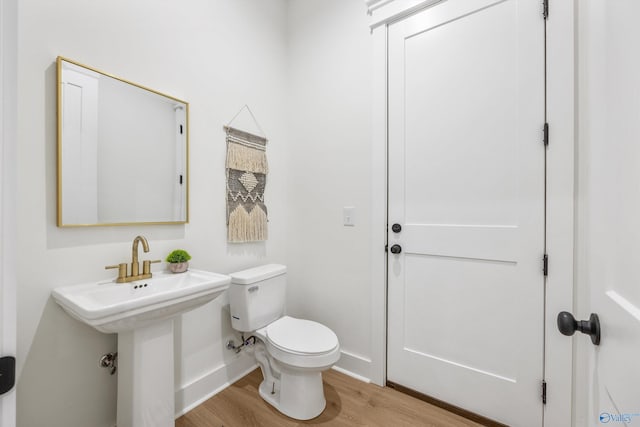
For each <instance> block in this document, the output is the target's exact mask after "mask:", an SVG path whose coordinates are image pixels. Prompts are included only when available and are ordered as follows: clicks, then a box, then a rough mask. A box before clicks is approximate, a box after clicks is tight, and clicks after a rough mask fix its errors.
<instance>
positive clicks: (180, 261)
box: [166, 249, 191, 273]
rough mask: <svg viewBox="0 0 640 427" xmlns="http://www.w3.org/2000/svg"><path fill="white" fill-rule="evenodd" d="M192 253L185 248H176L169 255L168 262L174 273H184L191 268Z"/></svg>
mask: <svg viewBox="0 0 640 427" xmlns="http://www.w3.org/2000/svg"><path fill="white" fill-rule="evenodd" d="M190 259H191V255H189V252H187V251H185V250H184V249H176V250H174V251H172V252H171V253H170V254H169V255H167V260H166V261H167V263H169V270H170V271H171V272H172V273H184V272H185V271H187V269H188V268H189V260H190Z"/></svg>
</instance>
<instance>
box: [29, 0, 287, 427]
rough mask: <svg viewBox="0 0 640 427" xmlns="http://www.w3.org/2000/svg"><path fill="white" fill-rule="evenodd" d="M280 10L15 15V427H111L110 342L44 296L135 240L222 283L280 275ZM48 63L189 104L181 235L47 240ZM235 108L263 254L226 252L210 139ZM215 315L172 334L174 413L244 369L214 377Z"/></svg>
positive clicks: (220, 343) (156, 8) (110, 260)
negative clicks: (245, 112) (251, 153)
mask: <svg viewBox="0 0 640 427" xmlns="http://www.w3.org/2000/svg"><path fill="white" fill-rule="evenodd" d="M286 7H287V2H286V1H285V0H266V1H265V0H260V1H255V0H215V1H213V0H194V1H191V2H188V3H185V2H175V1H171V2H170V1H166V0H164V1H159V2H158V1H151V0H138V1H136V2H128V1H125V0H114V1H111V2H86V1H81V0H61V1H56V2H50V1H46V0H22V1H20V3H19V17H18V26H19V57H18V72H19V77H18V91H19V101H18V117H19V122H18V138H19V152H18V164H17V168H18V202H17V210H18V217H19V220H18V229H17V232H18V236H19V238H18V251H17V255H18V308H17V310H18V341H19V342H18V361H19V376H18V425H19V426H22V427H34V426H47V427H58V426H59V427H63V426H64V427H69V426H92V427H102V426H113V424H114V423H115V415H116V412H115V411H116V408H115V403H116V377H115V376H113V377H112V376H109V374H108V372H107V370H104V369H101V368H98V367H97V363H98V359H99V357H100V356H101V355H102V354H103V353H106V352H109V351H115V350H116V339H115V336H113V335H105V334H101V333H99V332H97V331H94V330H92V329H90V328H89V327H86V326H84V325H82V324H80V323H79V322H76V321H75V320H72V319H71V318H70V317H69V316H67V315H66V314H65V313H64V312H62V310H61V309H60V308H59V307H58V306H57V305H56V304H55V303H54V302H53V301H52V300H51V298H50V292H51V289H53V288H55V287H57V286H62V285H68V284H74V283H80V282H83V281H89V280H97V279H104V278H109V277H112V276H113V275H114V273H113V271H111V270H109V271H105V270H104V266H105V265H108V264H114V263H118V262H125V261H128V260H129V258H130V256H131V242H132V240H133V238H134V237H135V236H136V235H137V234H142V235H145V236H146V237H147V238H148V239H149V243H150V246H151V253H150V254H148V257H149V258H152V259H157V258H162V257H164V256H165V255H166V254H167V253H168V252H169V251H170V250H171V249H173V248H176V247H183V248H185V249H188V250H189V251H190V252H191V254H192V256H193V260H192V266H193V267H194V268H202V269H208V270H212V271H218V272H222V273H227V272H232V271H235V270H238V269H241V268H245V267H248V266H252V265H255V264H257V263H263V262H285V261H286V259H285V254H286V252H285V247H286V244H287V242H286V239H285V237H284V236H285V227H287V226H288V225H287V220H288V218H287V217H286V214H287V206H288V201H287V190H289V187H288V185H287V180H288V178H287V173H288V172H287V167H286V164H287V159H286V157H287V156H289V154H288V150H287V144H286V135H287V126H289V124H290V123H291V118H290V117H289V115H288V114H287V111H286V108H285V107H286V98H285V97H284V96H283V93H285V92H286V89H287V84H286V83H287V81H286V71H287V61H286V47H287V46H286ZM58 55H63V56H66V57H68V58H70V59H74V60H76V61H79V62H81V63H85V64H87V65H91V66H94V67H96V68H99V69H103V70H105V71H108V72H111V73H113V74H115V75H118V76H122V77H124V78H127V79H129V80H131V81H135V82H137V83H140V84H143V85H145V86H148V87H151V88H154V89H157V90H159V91H161V92H165V93H170V94H172V95H174V96H176V97H178V98H181V99H184V100H186V101H188V102H189V103H190V114H191V115H190V143H191V153H190V159H191V163H190V172H191V177H192V179H191V183H190V185H191V187H190V189H191V193H190V200H191V221H190V223H189V224H187V225H186V226H144V227H143V226H132V227H106V228H77V229H61V228H57V227H56V226H55V211H56V187H55V183H56V92H55V87H56V76H55V59H56V56H58ZM245 103H246V104H249V105H250V107H251V109H252V111H253V112H254V114H255V115H256V116H257V118H258V120H259V121H260V125H261V126H262V128H263V129H264V131H265V133H266V134H267V136H268V137H269V139H270V144H269V147H268V155H269V160H270V163H271V170H272V172H271V174H270V175H269V182H268V186H267V193H266V198H267V204H268V207H269V213H270V223H269V227H270V235H271V236H272V237H271V239H270V240H269V241H268V242H267V243H264V244H252V245H242V246H228V245H227V244H226V240H225V230H226V226H225V203H224V200H225V186H224V176H225V175H224V149H225V143H224V133H223V131H222V126H223V125H224V124H226V123H227V122H228V121H229V120H230V119H231V118H232V117H233V116H234V115H235V114H236V112H237V111H238V110H239V109H240V107H242V105H244V104H245ZM152 160H153V155H152V154H151V155H150V161H152ZM146 257H147V255H146V254H145V256H144V258H146ZM158 268H159V267H158ZM298 271H299V270H298ZM223 305H224V299H223V300H221V301H215V302H213V303H210V304H208V305H206V306H204V307H202V308H200V309H198V310H196V311H194V312H191V313H189V314H187V315H185V316H183V317H182V318H181V319H179V320H178V321H177V322H176V332H177V333H176V344H177V345H176V360H178V361H179V362H178V363H177V365H176V381H177V388H178V392H177V399H178V401H177V408H178V409H180V408H181V407H184V406H188V405H189V404H191V403H192V402H193V401H194V400H196V399H198V398H202V397H204V395H205V394H206V393H207V392H211V391H213V389H212V387H213V386H212V384H219V383H220V382H221V381H222V382H223V381H224V380H225V379H230V378H232V377H233V375H235V374H237V373H238V371H239V370H241V369H242V368H246V367H249V366H250V365H251V361H250V360H249V359H245V360H243V361H242V362H241V363H240V364H236V365H235V366H234V365H233V364H226V363H227V362H230V361H231V360H233V357H232V356H231V355H230V354H229V352H228V351H227V350H225V349H224V343H225V341H226V339H228V338H230V337H231V335H232V332H231V329H230V325H229V322H228V315H227V313H226V311H225V310H224V308H223V307H222V306H223Z"/></svg>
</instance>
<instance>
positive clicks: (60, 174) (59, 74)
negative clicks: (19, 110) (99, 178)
mask: <svg viewBox="0 0 640 427" xmlns="http://www.w3.org/2000/svg"><path fill="white" fill-rule="evenodd" d="M56 62H57V64H56V65H57V91H56V92H57V225H58V227H102V226H128V225H175V224H186V223H188V222H189V181H190V174H189V103H188V102H186V101H183V100H181V99H178V98H175V97H173V96H170V95H167V94H164V93H162V92H158V91H156V90H154V89H151V88H148V87H146V86H142V85H139V84H137V83H134V82H131V81H129V80H126V79H123V78H120V77H117V76H114V75H112V74H108V73H105V72H103V71H101V70H98V69H96V68H94V67H89V66H87V65H84V64H81V63H79V62H76V61H73V60H71V59H68V58H65V57H62V56H59V57H58V58H57V61H56ZM65 62H66V63H69V64H71V65H72V66H76V67H81V68H83V69H86V70H89V71H88V72H92V73H97V74H99V75H100V76H105V77H109V78H111V79H113V80H114V81H117V82H122V83H125V84H126V85H129V86H133V87H135V88H139V89H142V90H144V91H148V92H150V93H152V94H155V95H159V96H161V97H164V98H166V99H167V100H171V101H172V102H176V103H179V104H183V105H184V109H185V116H184V119H185V120H184V124H185V126H184V129H183V131H184V142H185V149H184V156H185V157H184V176H183V175H180V182H181V184H180V185H182V183H183V182H184V181H186V182H184V184H186V185H185V188H184V193H183V194H184V199H183V203H184V204H183V208H184V216H183V217H184V220H182V219H180V220H176V221H173V220H168V221H166V220H158V221H155V220H149V221H146V220H135V219H134V220H131V221H114V222H96V223H89V222H88V223H64V218H63V200H62V197H63V111H64V109H63V107H64V106H63V90H64V88H63V80H62V79H63V75H62V71H63V64H64V63H65ZM180 107H181V106H180ZM96 111H97V110H96ZM96 115H97V113H96ZM126 154H127V153H124V155H126ZM152 156H153V154H151V155H150V157H149V161H150V162H153V157H152ZM96 157H98V156H97V154H96ZM96 162H97V160H96ZM125 190H126V189H125ZM96 193H97V190H96ZM96 200H97V195H96Z"/></svg>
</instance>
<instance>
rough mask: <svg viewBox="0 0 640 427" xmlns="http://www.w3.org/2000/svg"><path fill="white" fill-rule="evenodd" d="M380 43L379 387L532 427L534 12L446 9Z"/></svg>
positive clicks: (540, 45)
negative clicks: (384, 210) (384, 51)
mask: <svg viewBox="0 0 640 427" xmlns="http://www.w3.org/2000/svg"><path fill="white" fill-rule="evenodd" d="M388 43H389V45H388V49H389V64H388V67H389V71H388V73H389V82H388V84H389V94H388V96H389V214H388V215H389V216H388V220H389V235H388V243H389V248H390V253H389V255H388V275H389V276H388V310H389V311H388V355H387V359H388V360H387V378H388V380H389V381H391V382H394V383H398V384H400V385H403V386H405V387H408V388H411V389H413V390H416V391H418V392H421V393H423V394H426V395H429V396H431V397H433V398H436V399H439V400H442V401H445V402H447V403H449V404H453V405H455V406H458V407H460V408H463V409H466V410H468V411H471V412H474V413H476V414H479V415H482V416H485V417H487V418H490V419H492V420H495V421H499V422H502V423H506V424H509V425H514V426H541V425H542V414H543V406H542V401H541V398H540V396H541V383H542V379H543V343H544V331H543V321H544V285H545V281H544V275H543V272H542V258H543V255H544V249H545V248H544V209H545V207H544V191H545V187H544V185H545V171H544V164H545V163H544V161H545V147H544V144H543V143H542V129H543V124H544V118H545V117H544V111H545V108H544V20H543V18H542V14H541V7H540V2H537V1H531V0H506V1H495V0H493V1H487V0H449V1H446V2H442V3H439V4H437V5H435V6H432V7H430V8H428V9H426V10H424V11H422V12H420V13H418V14H416V15H413V16H411V17H409V18H407V19H405V20H403V21H400V22H398V23H395V24H393V25H391V26H390V27H389V42H388ZM393 224H399V225H400V226H401V228H402V229H401V231H399V232H394V231H393V229H392V225H393ZM394 245H398V246H399V247H401V250H402V252H400V253H399V254H393V253H391V252H392V251H393V250H397V249H398V246H396V247H395V248H394V247H393V246H394Z"/></svg>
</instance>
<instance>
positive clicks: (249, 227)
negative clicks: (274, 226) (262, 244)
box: [227, 205, 267, 243]
mask: <svg viewBox="0 0 640 427" xmlns="http://www.w3.org/2000/svg"><path fill="white" fill-rule="evenodd" d="M227 240H228V241H229V242H231V243H244V242H256V241H261V240H267V214H266V213H265V212H264V211H263V210H262V209H260V208H259V207H258V206H255V207H254V208H253V209H252V210H251V212H247V211H246V210H245V209H244V207H243V206H242V205H238V206H236V208H235V209H234V210H233V211H232V212H231V213H230V214H229V226H228V233H227Z"/></svg>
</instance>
